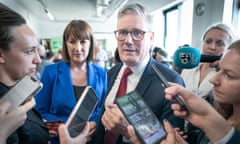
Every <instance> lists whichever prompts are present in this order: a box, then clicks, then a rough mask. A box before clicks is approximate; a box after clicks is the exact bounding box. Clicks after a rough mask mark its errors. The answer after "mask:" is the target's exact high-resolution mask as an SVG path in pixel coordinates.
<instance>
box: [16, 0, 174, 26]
mask: <svg viewBox="0 0 240 144" xmlns="http://www.w3.org/2000/svg"><path fill="white" fill-rule="evenodd" d="M40 1H42V2H43V5H42V3H41V2H40ZM102 1H104V0H15V2H16V3H17V4H19V5H21V6H22V7H24V8H26V9H27V10H28V11H30V12H31V13H32V14H33V15H34V16H35V17H37V19H38V20H43V21H45V20H49V19H48V17H47V15H46V13H45V11H44V7H45V8H47V9H48V10H49V11H50V12H51V13H52V14H53V16H54V17H55V21H56V22H68V21H70V20H71V19H84V20H86V21H88V22H104V21H106V20H107V19H108V18H109V17H110V16H111V15H112V14H113V12H114V11H115V10H116V9H117V8H118V7H119V6H122V5H123V4H126V3H134V2H139V3H142V4H143V5H145V6H146V7H147V8H148V9H149V10H150V11H152V10H155V9H157V8H160V7H162V6H164V5H166V4H167V3H169V2H170V1H174V0H105V1H107V2H108V7H107V8H106V9H105V10H103V12H102V13H103V16H97V12H96V7H97V5H100V4H101V3H102Z"/></svg>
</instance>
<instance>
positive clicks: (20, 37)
mask: <svg viewBox="0 0 240 144" xmlns="http://www.w3.org/2000/svg"><path fill="white" fill-rule="evenodd" d="M38 46H39V45H38V40H37V37H36V35H35V34H34V32H33V31H32V30H31V28H30V27H29V26H28V25H27V24H26V21H25V19H24V18H23V17H22V16H21V15H19V14H18V13H16V12H14V11H13V10H11V9H9V8H7V7H6V6H4V5H2V4H0V98H1V97H2V96H3V95H4V94H5V93H6V92H7V91H8V90H9V89H10V88H11V87H12V86H14V85H15V84H16V82H18V80H20V79H21V78H22V77H23V76H24V75H26V74H33V73H35V71H36V65H37V64H38V63H40V62H41V60H40V56H39V53H38ZM34 105H35V101H34V99H31V100H29V101H27V102H26V103H24V104H23V105H21V106H19V107H17V108H15V109H13V110H11V111H10V110H9V109H10V107H11V103H9V102H8V101H4V102H2V103H0V143H1V144H5V143H7V144H13V143H24V144H49V133H48V129H47V127H46V126H45V125H44V123H43V121H42V117H41V116H40V114H39V113H38V112H37V111H36V110H35V109H32V107H33V106H34ZM59 130H61V132H60V137H61V138H60V139H61V144H77V143H85V142H86V135H87V134H88V127H86V128H85V129H84V131H83V132H82V133H81V134H80V135H79V136H77V137H75V138H71V137H69V133H68V131H67V128H66V127H65V125H61V127H60V128H59Z"/></svg>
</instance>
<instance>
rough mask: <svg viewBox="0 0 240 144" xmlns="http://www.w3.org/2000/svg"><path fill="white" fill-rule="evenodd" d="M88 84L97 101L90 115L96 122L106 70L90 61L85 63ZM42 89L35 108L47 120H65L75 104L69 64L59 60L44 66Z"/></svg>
mask: <svg viewBox="0 0 240 144" xmlns="http://www.w3.org/2000/svg"><path fill="white" fill-rule="evenodd" d="M87 76H88V85H90V86H92V88H93V89H94V90H95V92H96V94H97V96H98V100H99V103H98V105H97V108H96V109H95V111H94V112H93V114H92V116H91V120H92V121H95V122H96V123H97V124H98V122H99V119H100V112H101V109H102V105H103V100H104V97H105V95H106V92H107V72H106V71H105V70H104V69H103V68H101V67H99V66H97V65H95V64H93V63H91V62H88V63H87ZM41 81H42V83H43V88H42V90H41V91H40V92H39V93H38V94H37V96H36V109H37V110H38V111H39V112H40V114H41V115H42V117H43V118H44V119H46V120H47V121H54V120H62V121H64V122H66V120H67V119H68V116H69V115H70V113H71V111H72V110H73V108H74V106H75V105H76V102H77V101H76V97H75V94H74V88H73V83H72V79H71V75H70V65H69V63H66V62H59V63H56V64H52V65H48V66H46V67H45V69H44V71H43V74H42V76H41Z"/></svg>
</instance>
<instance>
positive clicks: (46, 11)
mask: <svg viewBox="0 0 240 144" xmlns="http://www.w3.org/2000/svg"><path fill="white" fill-rule="evenodd" d="M38 1H39V2H40V4H41V5H42V6H43V8H44V11H45V13H46V14H47V16H48V18H49V19H50V20H52V21H53V20H55V18H54V16H53V15H52V13H50V11H49V10H48V8H47V6H46V5H45V3H44V2H43V1H42V0H38Z"/></svg>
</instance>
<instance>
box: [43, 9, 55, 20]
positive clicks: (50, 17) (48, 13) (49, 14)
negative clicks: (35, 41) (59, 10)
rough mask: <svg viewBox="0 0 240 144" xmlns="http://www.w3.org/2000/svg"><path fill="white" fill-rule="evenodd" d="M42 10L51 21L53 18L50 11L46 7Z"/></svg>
mask: <svg viewBox="0 0 240 144" xmlns="http://www.w3.org/2000/svg"><path fill="white" fill-rule="evenodd" d="M44 11H45V12H46V14H47V16H48V18H49V19H50V20H52V21H53V20H54V19H55V18H54V16H53V15H52V13H50V12H49V10H48V9H47V8H45V9H44Z"/></svg>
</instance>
